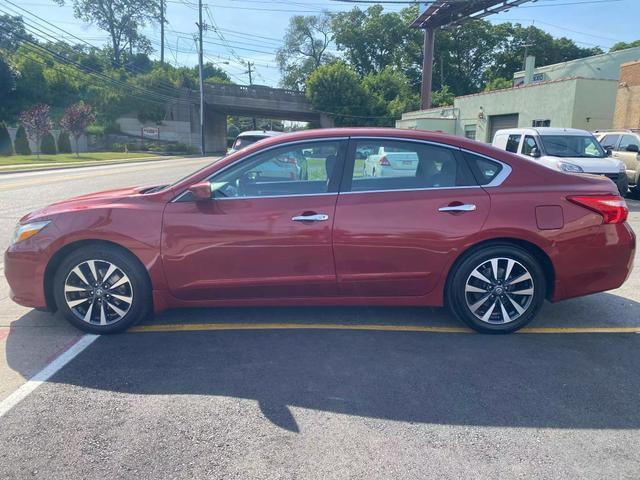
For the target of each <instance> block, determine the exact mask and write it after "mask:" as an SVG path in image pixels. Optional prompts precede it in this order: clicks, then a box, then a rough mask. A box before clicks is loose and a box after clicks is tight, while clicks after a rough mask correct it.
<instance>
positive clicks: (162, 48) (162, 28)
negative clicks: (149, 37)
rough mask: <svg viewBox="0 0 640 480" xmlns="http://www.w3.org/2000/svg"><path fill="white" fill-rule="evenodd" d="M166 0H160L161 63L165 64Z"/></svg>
mask: <svg viewBox="0 0 640 480" xmlns="http://www.w3.org/2000/svg"><path fill="white" fill-rule="evenodd" d="M164 6H165V3H164V0H160V65H162V66H164V8H165V7H164Z"/></svg>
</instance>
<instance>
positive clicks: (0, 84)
mask: <svg viewBox="0 0 640 480" xmlns="http://www.w3.org/2000/svg"><path fill="white" fill-rule="evenodd" d="M18 76H19V75H18V71H17V70H16V69H15V68H14V67H13V65H11V63H9V60H8V59H7V58H3V56H2V53H0V98H2V99H3V101H2V105H0V114H2V116H3V117H4V110H5V108H6V105H4V104H5V102H6V99H7V98H8V97H9V95H10V94H12V93H13V92H15V90H16V86H17V84H16V81H17V79H18Z"/></svg>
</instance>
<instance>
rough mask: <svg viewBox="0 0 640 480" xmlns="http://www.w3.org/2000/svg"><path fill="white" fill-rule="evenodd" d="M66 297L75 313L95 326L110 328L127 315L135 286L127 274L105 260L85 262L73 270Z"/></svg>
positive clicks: (67, 279) (69, 276)
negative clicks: (109, 326)
mask: <svg viewBox="0 0 640 480" xmlns="http://www.w3.org/2000/svg"><path fill="white" fill-rule="evenodd" d="M64 298H65V301H66V302H67V306H68V307H69V309H70V310H71V311H72V312H73V314H74V315H75V316H76V317H77V318H79V319H80V320H82V321H83V322H86V323H89V324H92V325H111V324H114V323H116V322H119V321H120V320H122V318H124V316H125V315H126V314H127V312H128V311H129V309H130V308H131V305H132V303H133V285H132V283H131V280H129V277H128V276H127V275H126V273H125V272H124V271H123V270H122V269H121V268H119V267H118V266H117V265H115V264H113V263H111V262H108V261H106V260H98V259H95V260H86V261H83V262H82V263H80V264H78V265H76V266H75V267H74V268H72V269H71V271H70V272H69V274H68V275H67V278H66V280H65V283H64Z"/></svg>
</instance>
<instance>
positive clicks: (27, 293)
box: [4, 247, 48, 308]
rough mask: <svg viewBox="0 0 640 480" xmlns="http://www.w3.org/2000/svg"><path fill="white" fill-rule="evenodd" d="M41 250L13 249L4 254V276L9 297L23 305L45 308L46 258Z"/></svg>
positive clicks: (10, 248)
mask: <svg viewBox="0 0 640 480" xmlns="http://www.w3.org/2000/svg"><path fill="white" fill-rule="evenodd" d="M45 257H46V255H45V254H44V253H43V252H32V251H20V250H13V247H9V249H8V250H7V251H6V252H5V254H4V276H5V277H6V279H7V282H8V283H9V289H10V290H9V296H10V298H11V299H12V300H13V301H14V302H16V303H18V304H20V305H23V306H25V307H32V308H47V300H46V296H45V291H44V275H45V269H46V265H47V263H48V259H47V258H45Z"/></svg>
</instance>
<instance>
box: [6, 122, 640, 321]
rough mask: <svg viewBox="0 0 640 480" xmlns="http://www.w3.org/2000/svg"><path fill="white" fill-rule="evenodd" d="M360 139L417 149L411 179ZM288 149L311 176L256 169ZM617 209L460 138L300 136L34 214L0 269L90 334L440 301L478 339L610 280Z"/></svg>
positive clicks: (621, 211) (551, 174) (624, 242)
mask: <svg viewBox="0 0 640 480" xmlns="http://www.w3.org/2000/svg"><path fill="white" fill-rule="evenodd" d="M372 144H375V145H377V146H378V149H377V151H380V149H381V148H382V149H384V151H385V152H395V151H403V152H413V154H414V156H415V158H416V159H417V160H416V161H415V162H414V164H415V168H413V170H412V171H411V174H409V172H408V171H407V172H404V173H407V174H406V175H404V174H403V175H402V176H393V177H386V176H370V177H364V176H362V175H361V172H357V171H355V170H354V167H355V164H356V158H355V157H356V154H355V152H357V151H358V150H361V147H362V146H363V145H372ZM291 151H299V152H303V151H304V152H307V153H310V154H311V155H313V157H314V165H313V169H314V170H313V171H314V175H313V176H311V175H309V177H310V178H308V179H297V178H286V179H278V180H276V181H273V180H271V179H265V178H264V177H263V176H261V175H255V173H254V172H255V171H256V170H259V169H260V168H261V165H264V164H268V163H270V162H274V161H276V159H278V158H279V157H280V156H281V155H283V154H287V153H288V152H291ZM316 152H322V155H320V153H316ZM359 161H360V162H362V160H359ZM627 215H628V211H627V207H626V204H625V202H624V200H623V199H622V198H621V197H620V196H619V195H618V194H617V191H616V188H615V186H614V185H613V183H611V181H609V180H608V179H606V178H600V177H597V176H593V175H566V174H564V173H561V172H559V171H555V170H553V169H550V168H546V167H544V166H542V165H541V164H539V163H536V162H532V161H529V160H526V159H524V158H522V157H521V156H519V155H515V154H512V153H509V152H505V151H503V150H499V149H496V148H493V147H491V146H488V145H484V144H480V143H478V142H474V141H471V140H468V139H465V138H461V137H455V136H449V135H445V134H440V133H436V132H424V131H410V130H396V129H374V128H370V129H327V130H310V131H305V132H298V133H294V134H288V135H281V136H277V137H274V138H271V139H269V140H266V141H264V142H260V143H259V144H255V145H252V146H249V147H248V148H246V149H243V150H242V151H239V152H236V153H235V154H233V155H230V156H228V157H226V158H224V159H222V160H219V161H217V162H215V163H213V164H212V165H210V166H209V167H206V168H205V169H203V170H200V171H198V172H196V173H194V174H192V175H191V176H188V177H187V178H184V179H182V180H179V181H177V182H176V183H174V184H172V185H166V186H156V187H132V188H125V189H119V190H112V191H107V192H101V193H95V194H90V195H84V196H80V197H76V198H74V199H70V200H68V201H64V202H59V203H56V204H53V205H51V206H48V207H46V208H43V209H40V210H36V211H34V212H32V213H30V214H28V215H26V216H25V217H23V218H22V219H21V220H20V223H19V224H18V226H17V228H16V232H15V235H14V239H13V242H12V243H11V246H10V247H9V248H8V250H7V251H6V254H5V264H4V271H5V275H6V277H7V280H8V282H9V285H10V288H11V292H10V295H11V298H13V299H14V300H15V301H16V302H18V303H20V304H22V305H26V306H29V307H37V308H42V309H49V310H56V309H57V310H60V311H61V312H62V314H63V315H64V316H65V317H66V318H67V319H68V320H69V321H70V322H71V323H72V324H73V325H75V326H76V327H78V328H80V329H81V330H84V331H87V332H93V333H113V332H117V331H122V330H124V329H126V328H128V327H129V326H131V325H133V324H135V323H136V322H137V321H138V320H139V319H141V318H142V317H143V316H145V315H146V314H147V312H150V311H156V312H158V311H161V310H163V309H166V308H177V307H217V306H242V305H252V306H256V305H396V306H403V305H406V306H408V305H430V306H442V305H447V306H448V307H450V308H451V309H452V311H453V312H454V313H455V314H456V315H457V317H458V318H459V319H461V320H462V321H463V322H465V323H466V324H468V325H469V326H471V327H472V328H475V329H476V330H478V331H481V332H490V333H506V332H512V331H514V330H517V329H519V328H521V327H523V326H524V325H526V324H528V323H529V322H530V321H531V320H532V319H533V318H534V317H535V316H536V314H537V313H538V311H539V310H540V308H541V306H542V304H543V301H544V300H545V299H548V300H551V301H554V302H555V301H559V300H563V299H566V298H572V297H577V296H580V295H587V294H590V293H594V292H600V291H603V290H610V289H614V288H618V287H620V286H621V285H622V284H623V282H624V281H625V280H626V278H627V277H628V276H629V273H630V271H631V268H632V264H633V259H634V253H635V248H636V240H635V235H634V233H633V231H632V230H631V228H630V227H629V224H628V223H627V222H626V219H627Z"/></svg>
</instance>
